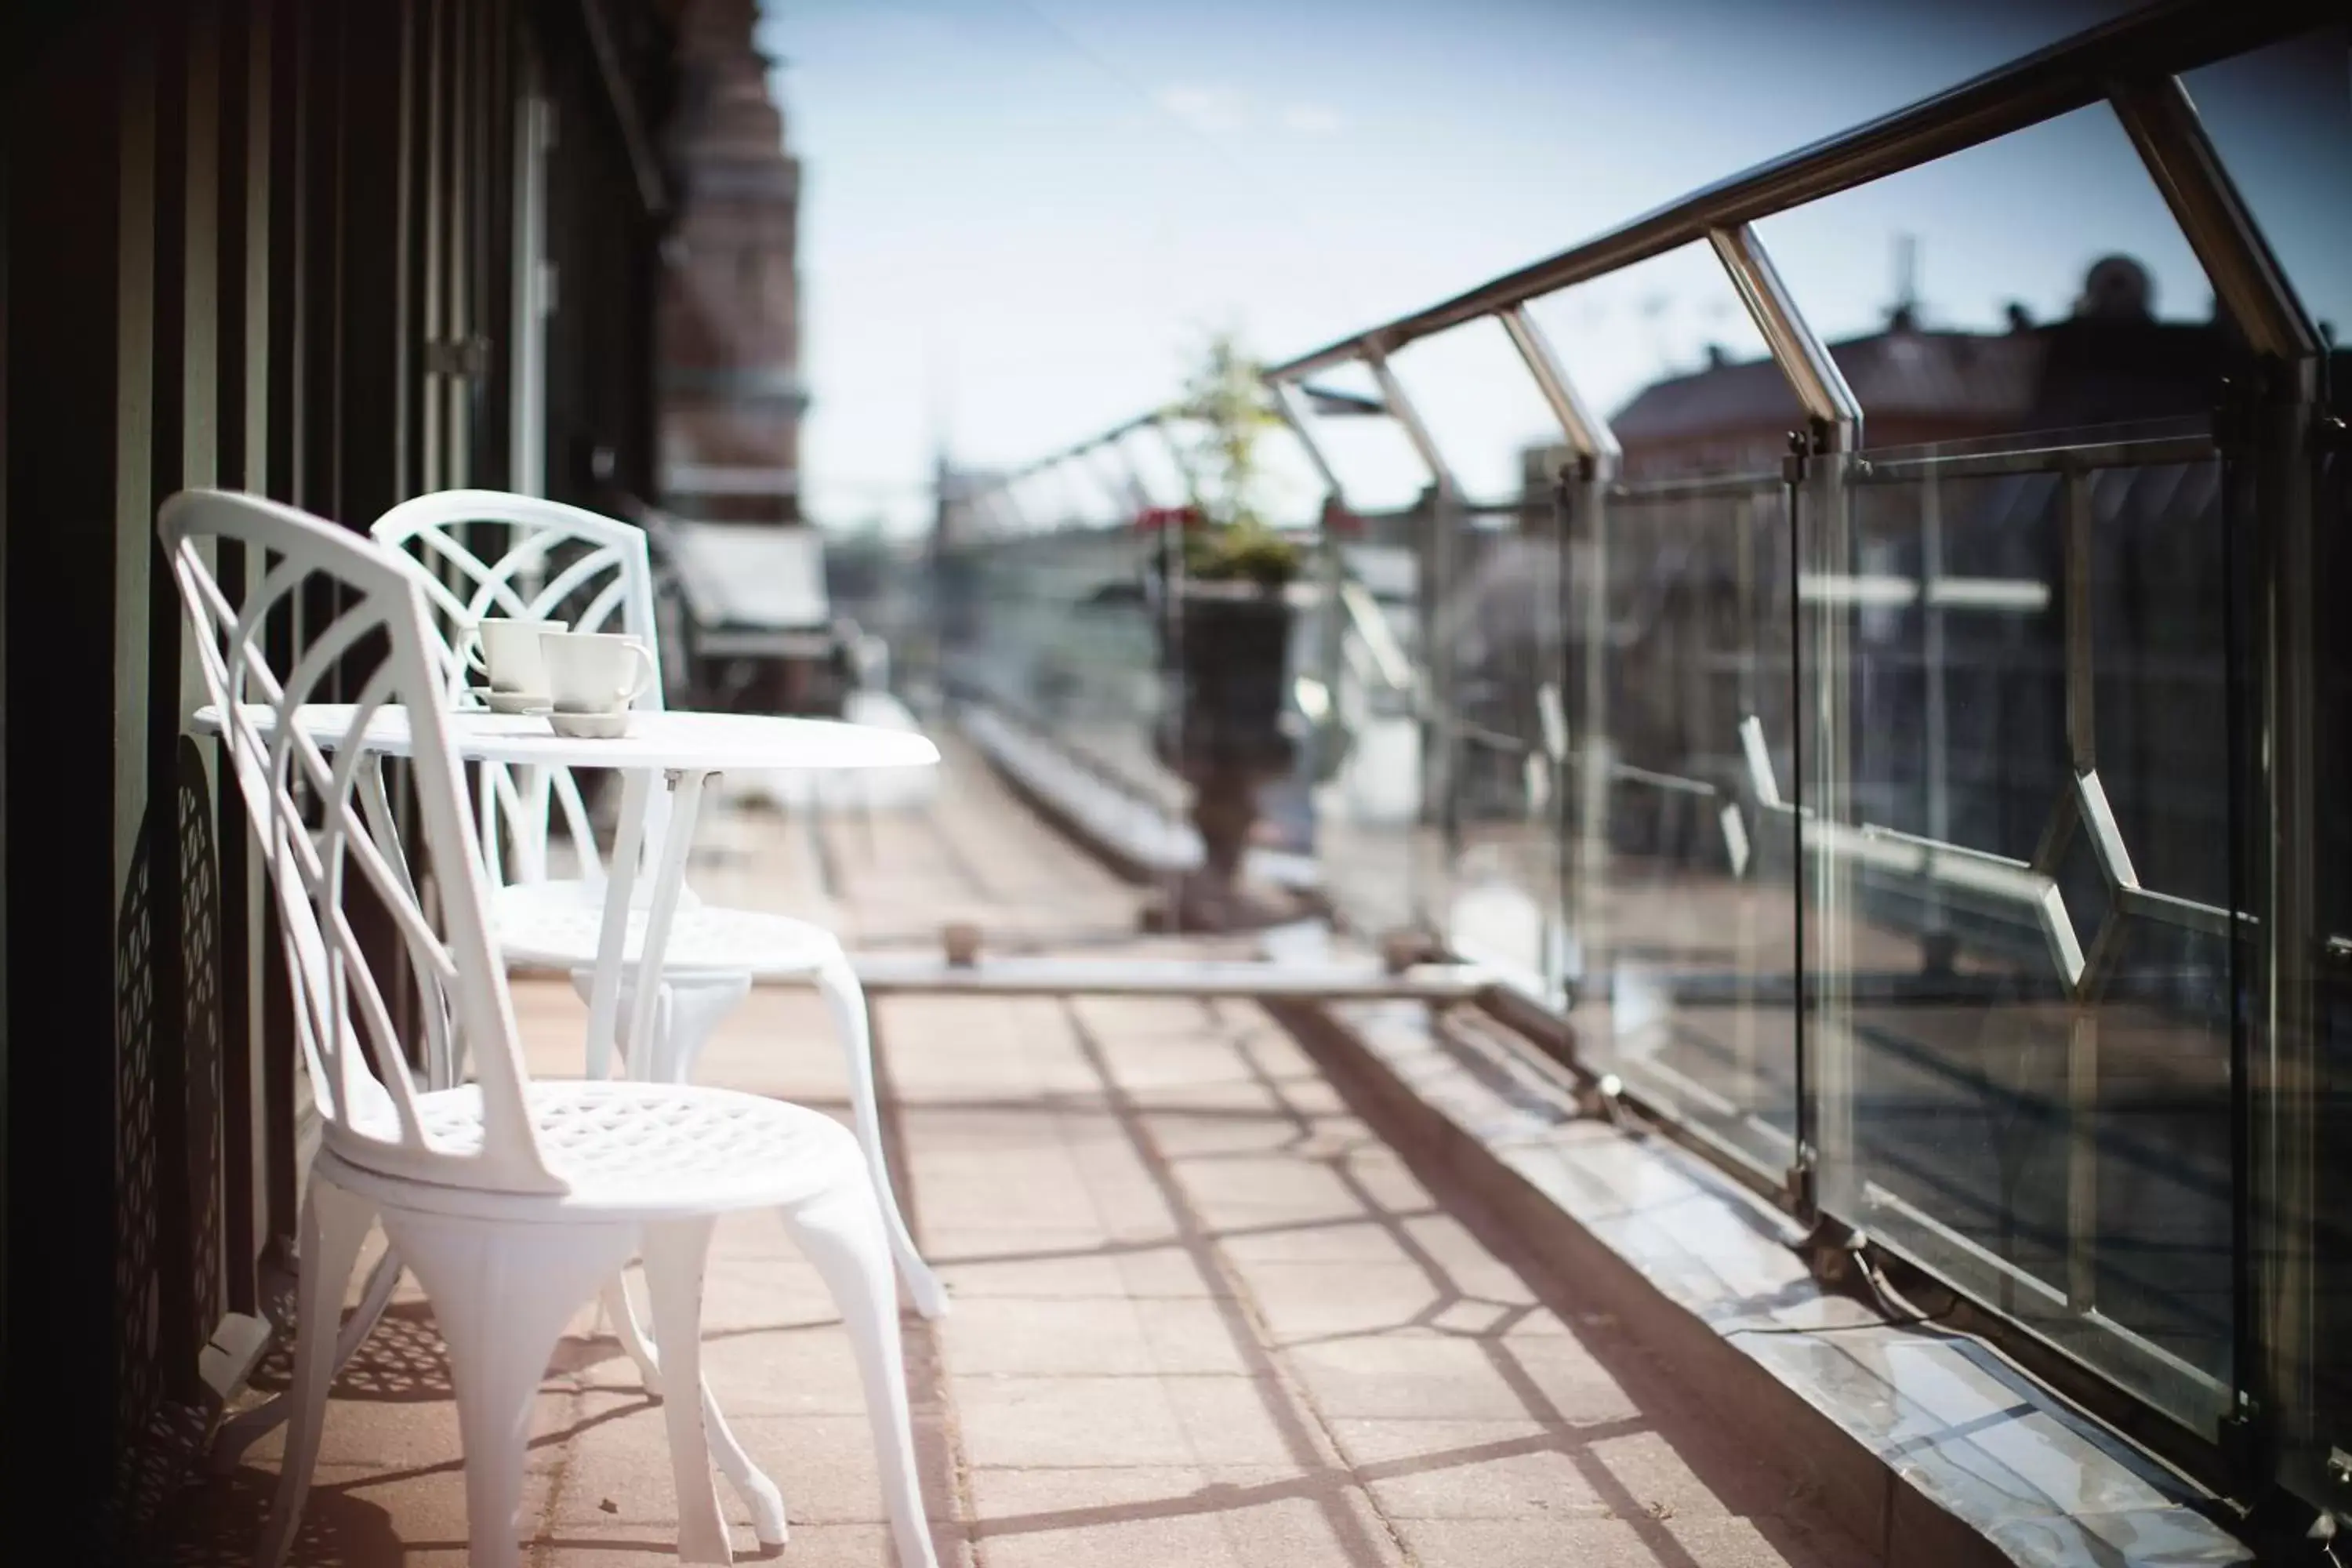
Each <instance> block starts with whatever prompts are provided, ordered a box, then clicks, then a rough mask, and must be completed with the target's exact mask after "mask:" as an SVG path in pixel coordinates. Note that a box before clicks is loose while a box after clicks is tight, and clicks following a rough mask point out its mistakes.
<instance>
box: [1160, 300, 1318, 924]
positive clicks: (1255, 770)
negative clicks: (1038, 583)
mask: <svg viewBox="0 0 2352 1568" xmlns="http://www.w3.org/2000/svg"><path fill="white" fill-rule="evenodd" d="M1170 413H1171V416H1173V417H1174V418H1175V419H1176V420H1178V421H1181V426H1180V427H1189V428H1191V429H1192V430H1193V431H1195V432H1197V434H1196V435H1195V436H1194V437H1193V438H1192V440H1191V442H1190V444H1189V445H1190V449H1189V450H1188V451H1187V452H1186V453H1185V457H1186V459H1187V460H1186V461H1185V463H1184V465H1183V468H1184V472H1185V479H1186V483H1187V487H1188V489H1189V490H1190V492H1191V504H1190V505H1189V506H1187V507H1184V508H1181V509H1178V510H1176V511H1175V512H1174V514H1173V515H1171V514H1169V513H1166V512H1160V513H1154V514H1150V516H1148V517H1147V518H1146V519H1145V520H1144V521H1146V522H1147V524H1151V525H1156V526H1158V527H1160V529H1161V530H1162V533H1161V544H1160V551H1159V552H1158V555H1157V561H1158V565H1159V572H1160V586H1161V590H1162V591H1161V594H1160V612H1161V613H1160V668H1161V670H1162V673H1163V676H1164V678H1165V681H1166V689H1167V700H1166V701H1165V702H1164V703H1163V705H1162V709H1161V712H1160V723H1159V726H1158V730H1157V734H1156V737H1155V740H1156V745H1157V750H1158V752H1159V754H1160V760H1161V761H1162V762H1163V763H1166V764H1167V765H1168V766H1169V767H1170V768H1171V769H1173V770H1174V771H1175V772H1176V773H1178V774H1179V775H1180V776H1181V777H1182V778H1183V779H1184V780H1185V781H1186V782H1187V783H1188V784H1191V785H1192V821H1193V826H1194V827H1195V828H1196V829H1197V830H1198V831H1199V833H1200V836H1201V845H1202V868H1201V871H1200V873H1199V874H1198V876H1196V877H1195V878H1193V879H1191V880H1190V882H1189V883H1188V885H1187V887H1186V889H1184V891H1183V895H1182V897H1181V909H1180V910H1179V911H1178V912H1177V920H1178V922H1179V923H1181V924H1185V925H1189V926H1194V927H1207V928H1212V929H1229V928H1231V927H1233V926H1235V925H1240V924H1249V923H1255V921H1257V920H1258V919H1260V918H1276V917H1277V916H1278V915H1280V914H1284V913H1287V912H1288V911H1287V910H1275V909H1272V908H1270V907H1268V905H1267V900H1265V898H1263V897H1259V898H1252V897H1250V896H1249V895H1247V894H1246V893H1245V892H1244V889H1243V888H1242V886H1241V882H1240V878H1241V866H1242V858H1243V856H1244V853H1245V852H1246V851H1247V849H1248V847H1249V843H1250V839H1251V836H1252V829H1253V828H1254V827H1255V826H1256V822H1257V816H1258V804H1257V795H1258V791H1259V789H1260V787H1261V786H1262V785H1264V784H1266V783H1267V782H1269V781H1271V780H1274V779H1278V778H1282V777H1284V776H1286V774H1288V773H1290V771H1291V770H1292V768H1293V766H1294V765H1295V763H1296V761H1297V740H1296V738H1295V736H1294V735H1293V733H1292V722H1291V721H1290V719H1289V700H1288V699H1289V675H1290V668H1289V656H1290V641H1291V606H1290V601H1289V597H1288V589H1289V586H1290V584H1291V582H1292V581H1293V579H1295V578H1296V577H1297V575H1298V573H1299V570H1300V566H1301V556H1300V552H1299V549H1298V546H1297V544H1296V543H1295V542H1292V541H1291V540H1289V539H1287V538H1286V537H1285V536H1284V535H1282V534H1281V533H1279V532H1277V531H1275V530H1274V529H1273V528H1272V527H1270V526H1269V525H1268V524H1267V522H1266V521H1265V516H1264V513H1263V511H1262V510H1261V491H1262V489H1263V488H1264V484H1265V469H1264V467H1263V464H1262V462H1261V459H1260V458H1259V455H1258V442H1259V439H1260V438H1261V437H1263V436H1264V435H1265V432H1266V430H1267V429H1268V428H1269V427H1270V426H1272V425H1274V424H1275V423H1276V416H1275V413H1274V411H1273V409H1272V407H1271V406H1270V405H1269V404H1268V402H1267V398H1266V395H1265V387H1264V384H1263V383H1262V382H1261V381H1260V380H1259V379H1258V374H1257V367H1256V366H1255V364H1253V363H1251V362H1250V360H1249V359H1248V357H1247V356H1246V355H1244V353H1242V352H1241V350H1240V348H1239V347H1238V346H1237V344H1236V343H1235V342H1234V339H1233V338H1232V337H1230V336H1219V337H1216V338H1213V339H1212V340H1211V341H1210V342H1209V344H1208V347H1207V350H1206V352H1205V353H1203V355H1202V362H1201V365H1200V368H1199V369H1198V370H1197V371H1196V372H1195V373H1194V374H1193V375H1192V379H1191V381H1190V382H1189V383H1188V384H1187V385H1186V387H1185V392H1184V396H1183V399H1182V401H1181V402H1180V403H1179V404H1178V405H1176V406H1175V407H1174V408H1172V409H1171V410H1170ZM1171 524H1172V525H1173V526H1171Z"/></svg>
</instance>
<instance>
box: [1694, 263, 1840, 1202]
mask: <svg viewBox="0 0 2352 1568" xmlns="http://www.w3.org/2000/svg"><path fill="white" fill-rule="evenodd" d="M1707 243H1708V245H1709V246H1710V247H1713V249H1714V251H1715V255H1716V259H1717V260H1718V261H1720V262H1721V263H1722V264H1723V269H1724V272H1725V273H1726V274H1727V276H1728V277H1729V278H1730V279H1731V285H1732V287H1733V288H1734V289H1737V290H1738V294H1739V300H1740V303H1741V304H1743V305H1745V306H1746V307H1747V308H1748V316H1749V318H1750V319H1751V320H1752V321H1755V323H1756V330H1757V331H1759V332H1760V333H1761V334H1762V335H1763V338H1764V342H1765V345H1766V346H1767V347H1768V348H1769V349H1770V350H1771V353H1772V360H1773V363H1775V364H1778V365H1779V366H1780V374H1782V375H1784V376H1786V377H1787V378H1788V381H1789V385H1790V388H1791V389H1792V390H1793V391H1794V392H1795V393H1796V395H1797V401H1798V403H1799V404H1800V405H1802V407H1803V408H1804V411H1805V416H1806V418H1807V420H1808V421H1809V422H1810V424H1811V433H1810V437H1809V439H1808V441H1807V447H1808V449H1807V450H1806V451H1805V452H1802V453H1800V454H1796V455H1795V460H1796V461H1797V462H1798V464H1799V465H1800V468H1799V470H1798V471H1797V472H1796V473H1795V474H1793V475H1792V479H1793V482H1792V483H1791V484H1790V491H1789V493H1790V519H1789V521H1790V528H1791V530H1792V531H1793V536H1792V537H1791V539H1790V565H1791V568H1792V576H1793V577H1794V578H1795V579H1797V581H1801V580H1802V579H1803V578H1804V577H1806V576H1807V575H1813V576H1822V575H1825V574H1842V573H1845V572H1848V571H1850V570H1851V569H1852V566H1851V562H1852V557H1853V510H1852V507H1853V497H1852V493H1851V490H1850V489H1849V487H1848V485H1847V482H1846V479H1847V473H1846V469H1847V465H1848V463H1849V462H1850V461H1851V460H1852V454H1853V452H1854V450H1855V449H1856V448H1858V447H1860V446H1861V445H1862V429H1863V409H1862V405H1861V403H1860V402H1859V401H1858V400H1857V399H1856V398H1855V397H1854V395H1853V388H1852V387H1851V386H1849V385H1847V384H1846V379H1845V376H1844V374H1843V372H1841V371H1840V370H1839V369H1838V367H1837V362H1836V361H1835V360H1833V359H1832V358H1831V357H1830V352H1829V350H1828V349H1827V348H1826V347H1825V346H1823V344H1822V340H1821V338H1820V336H1819V335H1818V334H1816V333H1815V332H1814V331H1813V329H1812V326H1811V323H1809V322H1808V321H1806V320H1805V318H1804V315H1803V313H1802V312H1801V311H1800V310H1798V309H1797V302H1796V300H1795V299H1794V298H1793V297H1791V296H1790V293H1789V290H1788V288H1787V286H1786V285H1785V284H1783V283H1782V282H1781V281H1780V273H1779V272H1778V271H1777V270H1776V269H1775V268H1773V266H1772V258H1770V256H1769V255H1768V254H1766V252H1765V249H1764V243H1763V241H1762V240H1761V239H1759V237H1757V234H1756V231H1755V229H1754V228H1752V227H1750V226H1748V225H1747V224H1744V223H1743V224H1740V225H1739V226H1737V227H1730V228H1715V229H1710V230H1708V232H1707ZM1809 524H1810V526H1808V525H1809ZM1789 587H1790V596H1791V601H1792V604H1793V603H1795V602H1796V588H1797V582H1796V581H1792V582H1791V583H1790V584H1789ZM1799 614H1800V619H1799V622H1798V625H1799V626H1800V628H1801V635H1800V637H1799V638H1798V640H1797V643H1796V646H1795V647H1794V648H1793V650H1792V652H1793V654H1794V656H1795V657H1794V659H1793V663H1794V665H1795V672H1794V674H1793V676H1792V679H1793V680H1794V683H1795V689H1794V691H1793V693H1792V695H1793V697H1794V698H1795V700H1794V702H1793V703H1792V705H1791V721H1790V731H1791V733H1790V740H1791V742H1792V743H1793V744H1794V745H1795V746H1796V747H1797V749H1798V756H1799V759H1800V760H1799V763H1798V766H1797V769H1796V780H1795V788H1796V802H1797V805H1798V806H1799V809H1800V813H1801V815H1800V816H1799V818H1798V821H1797V825H1796V832H1797V843H1798V857H1797V870H1796V876H1797V887H1798V889H1799V902H1798V907H1797V910H1796V916H1797V918H1796V935H1797V948H1796V952H1797V957H1796V965H1795V969H1796V978H1797V982H1798V994H1797V999H1796V1002H1795V1006H1796V1018H1795V1023H1796V1035H1797V1059H1796V1073H1797V1081H1796V1100H1797V1157H1796V1163H1795V1164H1794V1166H1793V1167H1791V1169H1790V1173H1789V1184H1790V1194H1791V1196H1792V1197H1793V1198H1794V1199H1795V1200H1796V1202H1797V1205H1798V1206H1799V1209H1800V1210H1801V1212H1803V1213H1806V1214H1808V1215H1810V1214H1812V1213H1815V1212H1817V1211H1818V1210H1819V1209H1820V1208H1821V1206H1822V1179H1821V1174H1820V1173H1821V1170H1822V1167H1823V1166H1824V1165H1830V1166H1831V1167H1832V1169H1834V1170H1837V1171H1841V1172H1844V1173H1852V1172H1853V1169H1854V1167H1855V1164H1856V1160H1857V1152H1858V1151H1857V1148H1856V1144H1855V1141H1854V1103H1853V1094H1854V1084H1855V1074H1854V1049H1855V1047H1854V1035H1853V1026H1852V1025H1853V988H1852V985H1851V984H1850V979H1849V977H1850V976H1851V975H1852V973H1853V942H1852V932H1851V931H1850V929H1849V927H1850V922H1852V921H1854V920H1855V919H1857V918H1858V917H1859V912H1860V911H1859V910H1857V909H1856V908H1855V907H1854V899H1853V886H1852V879H1853V867H1852V865H1851V864H1850V863H1848V862H1847V861H1846V860H1845V859H1844V858H1842V857H1839V856H1834V855H1827V854H1822V855H1814V854H1811V853H1809V851H1808V847H1807V843H1806V840H1807V837H1808V835H1809V831H1810V826H1811V825H1810V824H1808V823H1807V822H1806V821H1805V820H1804V814H1808V813H1809V814H1810V815H1811V816H1812V817H1813V818H1814V820H1815V821H1818V822H1826V823H1832V824H1843V823H1844V822H1845V821H1846V820H1847V819H1848V817H1849V816H1851V815H1852V809H1851V803H1850V798H1849V796H1850V789H1849V786H1850V784H1851V782H1852V769H1853V760H1852V757H1853V753H1852V751H1851V747H1850V741H1851V718H1852V712H1851V697H1852V692H1851V682H1850V680H1849V679H1848V671H1847V668H1846V665H1847V660H1848V658H1849V654H1848V650H1847V646H1846V618H1847V613H1846V611H1845V610H1844V609H1843V608H1842V607H1841V606H1839V605H1834V604H1823V605H1819V606H1816V607H1815V608H1814V609H1813V611H1812V612H1811V626H1810V627H1807V626H1805V622H1804V619H1803V616H1802V612H1801V611H1800V612H1799ZM1805 632H1809V633H1810V636H1806V635H1803V634H1804V633H1805ZM1808 651H1810V652H1811V659H1812V668H1811V671H1810V673H1808V672H1807V671H1806V670H1805V655H1806V654H1807V652H1808ZM1809 739H1810V742H1811V743H1810V745H1808V740H1809ZM1808 751H1810V752H1811V756H1812V765H1811V768H1810V769H1808V768H1807V767H1806V766H1805V765H1804V763H1803V760H1802V759H1803V758H1804V756H1805V754H1806V752H1808ZM1807 895H1810V897H1808V896H1807ZM1847 1195H1858V1194H1843V1193H1841V1194H1838V1196H1839V1198H1840V1199H1842V1198H1843V1197H1844V1196H1847Z"/></svg>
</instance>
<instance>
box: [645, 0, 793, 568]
mask: <svg viewBox="0 0 2352 1568" xmlns="http://www.w3.org/2000/svg"><path fill="white" fill-rule="evenodd" d="M758 19H759V15H758V6H757V5H756V3H755V0H689V3H688V5H687V7H686V13H685V16H684V17H683V19H682V22H681V25H680V29H679V41H678V55H679V61H678V63H679V100H678V106H677V117H676V120H675V121H674V122H673V124H674V130H673V135H672V140H671V143H670V155H671V161H672V163H673V164H674V166H675V168H676V170H677V180H678V185H679V189H680V199H679V206H678V217H677V227H676V228H675V229H674V231H673V232H672V234H671V236H670V237H669V240H668V242H667V245H666V246H665V247H664V252H663V261H664V267H665V275H664V277H663V279H662V289H661V301H660V306H659V312H658V317H657V331H658V333H659V338H658V342H659V349H658V353H659V355H660V388H659V393H660V426H661V490H662V495H661V500H662V504H663V505H664V506H665V507H667V508H668V509H669V510H671V511H673V512H676V513H677V514H678V515H680V516H683V517H692V518H709V519H724V520H731V521H764V522H796V521H800V515H801V514H800V494H799V489H800V423H801V414H802V411H803V408H804V407H805V405H806V404H807V396H806V395H805V393H804V391H803V387H802V384H801V378H800V275H799V270H798V265H797V251H798V243H799V235H798V226H799V213H800V163H799V161H798V160H797V159H795V158H793V156H792V155H791V154H790V153H788V152H786V151H785V142H784V117H783V113H782V110H780V109H779V108H778V107H777V105H776V101H775V99H774V97H773V96H772V93H771V91H770V88H769V81H770V71H771V68H772V64H773V62H772V61H771V60H769V59H768V58H766V57H765V56H763V55H761V53H760V52H759V50H758V49H757V48H756V47H754V46H753V44H752V30H753V27H754V25H755V24H756V23H757V21H758Z"/></svg>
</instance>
